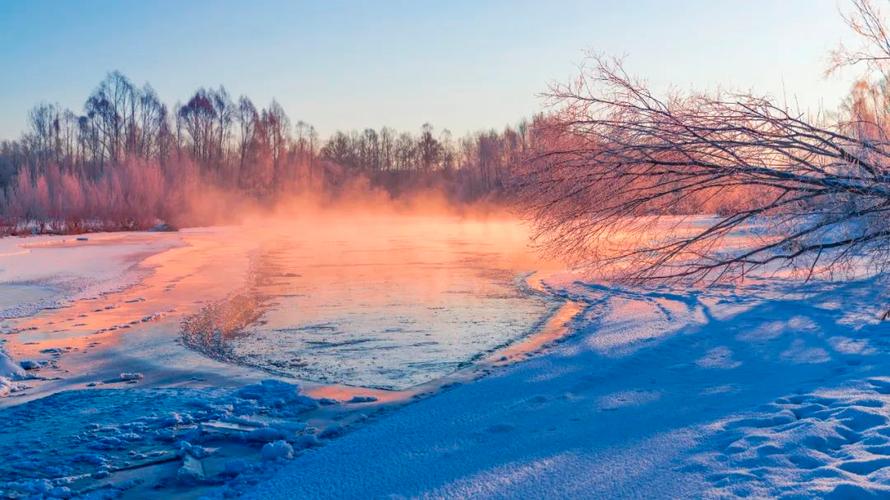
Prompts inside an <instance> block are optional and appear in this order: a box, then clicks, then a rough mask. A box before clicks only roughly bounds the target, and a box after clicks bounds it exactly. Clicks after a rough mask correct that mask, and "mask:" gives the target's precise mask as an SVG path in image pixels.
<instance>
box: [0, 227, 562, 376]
mask: <svg viewBox="0 0 890 500" xmlns="http://www.w3.org/2000/svg"><path fill="white" fill-rule="evenodd" d="M32 246H33V248H30V249H29V251H30V252H31V253H30V254H28V255H26V256H25V257H27V258H28V259H32V260H29V261H28V262H32V264H29V265H32V266H33V265H35V264H33V262H46V263H48V264H47V265H49V264H53V263H57V265H58V266H59V267H60V269H65V268H69V267H70V268H74V269H86V271H84V273H83V274H84V275H85V276H87V275H89V276H92V275H97V276H105V275H104V274H101V273H100V272H99V271H101V270H102V268H103V266H104V267H107V268H109V269H112V268H113V269H119V270H122V269H127V268H128V267H127V266H136V268H135V269H137V270H138V273H137V274H138V276H139V277H138V279H137V280H136V281H135V284H134V285H132V286H126V287H125V288H120V287H115V286H113V283H117V282H118V281H119V279H118V278H114V279H112V280H111V284H108V285H107V286H106V285H103V286H104V287H105V288H107V289H108V290H110V291H108V292H105V293H99V294H95V295H86V296H83V297H81V298H78V299H76V300H71V301H68V302H66V303H64V304H62V305H60V306H59V307H58V308H55V309H46V310H43V311H42V312H40V313H39V314H36V315H28V316H26V317H22V318H18V319H13V320H9V321H7V322H0V332H6V333H12V335H9V336H7V338H8V342H7V344H6V348H7V350H8V351H9V352H10V353H11V354H12V355H13V356H14V357H16V358H19V359H29V358H31V359H45V358H47V356H48V355H47V354H46V353H47V352H50V351H52V352H57V351H59V350H61V351H59V352H65V353H80V355H78V356H75V355H74V354H64V355H63V361H64V362H65V363H68V364H67V365H66V366H65V367H64V368H66V369H68V368H70V369H73V370H78V371H82V370H92V369H93V368H94V367H97V366H98V365H102V366H104V367H106V368H107V370H109V371H112V370H117V371H133V370H135V369H137V368H135V367H136V366H137V365H138V370H140V371H146V373H148V372H149V371H152V370H154V371H156V372H158V373H166V372H169V371H170V370H171V369H175V370H179V371H183V372H188V371H189V370H190V369H195V368H196V366H189V364H192V365H197V364H200V363H204V362H209V361H208V360H206V359H203V358H200V357H196V356H194V355H193V354H192V353H190V352H189V351H187V350H184V349H182V348H181V347H180V346H179V345H177V344H176V341H178V340H181V341H182V343H183V344H185V345H186V346H188V347H190V348H192V349H194V350H196V351H199V352H201V353H204V354H206V355H208V356H209V357H211V358H214V359H217V360H222V361H226V362H231V363H238V364H240V365H248V366H253V367H259V368H262V369H264V370H268V371H271V372H274V373H278V374H281V375H287V376H293V377H297V378H302V379H306V380H312V381H318V382H331V383H340V384H351V385H359V386H365V387H372V386H373V387H380V388H405V387H408V386H412V385H415V384H418V383H422V382H425V381H429V380H432V379H434V378H438V377H439V376H441V375H444V374H447V373H450V372H452V371H454V370H455V369H457V368H459V367H460V366H461V365H462V364H465V363H467V362H470V361H472V360H474V359H476V358H478V357H479V356H482V355H483V354H484V353H486V352H490V351H491V350H493V349H495V348H498V347H500V346H503V345H505V344H507V343H510V342H512V341H514V340H516V339H518V338H520V337H522V336H524V335H525V334H526V333H528V332H529V331H530V330H532V329H534V328H535V327H536V325H538V324H540V323H541V322H542V321H544V320H545V319H546V317H547V315H548V314H549V313H550V312H551V311H553V310H554V308H555V306H556V304H555V303H554V302H553V299H551V298H550V297H549V296H547V295H545V294H543V293H538V292H535V291H534V290H530V289H529V288H528V286H527V285H526V283H525V277H526V276H528V274H529V273H531V272H534V271H538V272H544V273H546V272H547V271H549V270H551V269H553V268H552V267H548V266H547V265H546V264H544V263H542V262H539V261H538V260H537V259H536V258H535V257H534V254H533V252H531V251H530V250H529V249H528V246H527V232H526V230H525V229H524V227H523V226H522V225H521V224H520V223H519V222H517V221H515V220H512V219H497V218H494V219H484V220H483V219H461V218H457V217H451V216H424V217H421V216H407V215H392V214H388V215H378V216H368V215H355V214H351V215H343V214H340V215H338V216H333V215H330V214H328V215H319V214H302V215H298V216H294V217H287V218H278V219H275V220H263V221H258V222H253V223H251V224H246V225H244V226H228V227H214V228H198V229H190V230H185V231H182V232H180V233H175V234H173V233H166V234H142V235H138V234H131V235H124V236H120V235H108V236H91V237H90V239H89V240H88V241H86V242H81V241H73V242H62V243H59V242H48V243H46V244H42V245H32ZM25 257H21V258H25ZM112 257H113V258H112ZM13 258H20V257H8V258H7V259H13ZM34 259H36V260H34ZM39 265H44V264H39ZM53 265H56V264H53ZM91 266H92V267H91ZM93 267H95V268H96V269H97V270H95V271H94V270H92V269H93ZM53 269H54V268H53ZM49 274H51V275H53V276H55V275H57V274H59V275H61V274H64V273H62V271H59V272H56V271H52V270H51V272H49ZM539 275H540V274H539ZM109 276H117V274H114V273H110V274H109ZM26 278H27V276H26ZM85 279H86V278H85ZM22 283H24V281H23V282H22ZM16 286H17V287H18V288H14V287H16ZM3 287H5V288H3V289H4V290H8V291H10V293H12V294H13V295H15V296H16V297H18V298H19V299H21V298H22V297H23V296H24V295H29V296H30V295H35V297H34V300H38V299H40V296H39V295H40V294H41V293H49V292H46V290H51V289H50V288H47V287H46V286H45V285H44V282H41V284H40V285H39V286H37V287H34V286H32V285H29V284H27V283H24V284H23V285H21V286H19V285H15V284H14V283H7V284H4V285H3ZM2 302H3V300H2V297H0V306H2V305H3V304H2ZM196 358H197V359H196ZM65 360H67V361H65ZM198 360H200V361H198ZM74 362H78V363H81V364H80V365H78V366H77V367H75V366H74V365H73V364H72V363H74ZM53 363H55V362H54V361H53ZM83 363H86V364H87V365H89V366H86V365H84V364H83ZM119 365H121V366H124V367H125V368H126V370H121V369H120V368H118V366H119ZM103 369H104V368H103ZM44 375H50V373H49V372H45V373H44ZM146 376H147V377H148V374H147V375H146Z"/></svg>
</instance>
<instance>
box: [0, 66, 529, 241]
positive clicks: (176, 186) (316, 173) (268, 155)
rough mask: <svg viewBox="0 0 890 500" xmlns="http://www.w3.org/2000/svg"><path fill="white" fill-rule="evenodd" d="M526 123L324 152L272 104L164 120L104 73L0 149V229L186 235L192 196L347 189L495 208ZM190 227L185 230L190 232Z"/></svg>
mask: <svg viewBox="0 0 890 500" xmlns="http://www.w3.org/2000/svg"><path fill="white" fill-rule="evenodd" d="M538 119H540V117H538V118H535V119H534V120H532V121H531V122H529V121H522V122H520V123H519V124H518V125H516V126H508V127H506V128H505V129H504V130H502V131H495V130H490V131H485V132H477V133H474V134H468V135H466V136H465V137H462V138H458V139H456V138H454V137H452V134H451V133H450V132H449V131H448V130H441V131H437V130H435V129H434V128H433V126H431V125H430V124H424V125H423V126H422V127H421V128H420V130H419V132H418V133H411V132H398V131H396V130H394V129H391V128H389V127H383V128H380V129H371V128H368V129H364V130H360V131H359V130H353V131H337V132H334V133H333V134H331V136H330V137H329V138H327V139H326V140H323V139H321V138H320V137H319V134H318V132H317V131H316V129H315V128H314V127H313V126H312V125H310V124H308V123H305V122H303V121H297V122H296V123H292V122H291V120H290V118H289V117H288V115H287V113H286V112H285V110H284V109H283V108H282V106H281V105H280V104H279V103H278V102H276V101H274V100H273V101H272V102H271V103H269V104H268V105H267V106H265V107H260V106H257V105H256V104H255V103H254V102H253V101H252V100H251V99H250V98H249V97H246V96H240V97H238V98H237V99H234V98H233V97H232V96H230V95H229V93H228V92H227V91H226V89H225V88H224V87H218V88H200V89H198V90H196V91H195V92H194V93H193V94H192V95H191V96H190V97H189V98H188V99H187V100H185V101H184V102H177V103H176V104H175V105H174V106H173V107H172V108H171V107H168V106H167V105H166V104H165V103H164V102H163V101H162V100H161V99H160V97H159V96H158V94H157V92H155V90H154V89H153V88H152V87H151V86H150V85H149V84H145V85H143V86H138V85H135V84H134V83H133V82H132V81H131V80H129V79H128V78H127V77H126V76H124V75H123V74H121V73H120V72H116V71H115V72H112V73H109V74H108V75H107V76H106V78H105V79H103V80H102V81H101V82H100V83H99V85H98V86H97V87H96V89H95V90H94V91H93V92H92V94H91V95H90V96H89V97H88V98H87V99H86V101H85V102H84V106H83V110H82V112H80V113H78V112H75V111H72V110H69V109H64V108H62V107H61V106H60V105H58V104H52V103H41V104H38V105H36V106H35V107H34V108H33V109H32V110H31V111H30V112H29V114H28V120H27V130H26V131H25V132H24V133H23V134H22V136H21V138H20V139H18V140H4V141H2V142H0V214H2V221H0V225H2V226H3V227H4V228H5V231H6V232H35V231H36V232H56V231H75V232H76V231H83V230H91V229H131V228H141V227H146V226H149V225H151V224H154V223H155V222H157V221H158V220H172V219H179V222H181V223H186V224H187V223H191V222H192V221H189V220H188V216H187V215H185V214H186V212H187V211H188V210H187V209H188V205H189V199H190V198H191V197H193V196H195V195H199V194H200V192H199V190H201V189H202V188H205V190H206V189H210V188H212V189H216V190H220V191H224V192H226V193H229V194H238V195H241V196H246V197H249V198H251V199H253V200H256V201H258V202H260V203H269V204H271V203H274V202H275V201H276V200H277V199H279V198H280V197H281V196H293V195H297V194H299V193H305V192H315V193H318V192H322V193H325V194H327V195H329V196H338V195H345V194H346V193H348V192H349V189H348V187H349V186H353V185H355V184H357V183H361V184H364V185H366V186H368V187H369V188H371V189H379V190H382V191H384V192H386V193H389V194H390V195H391V196H402V195H405V194H410V193H415V192H420V191H422V190H427V189H436V190H440V191H442V192H443V193H445V195H446V196H448V197H449V198H450V199H452V200H453V201H456V202H471V201H476V200H480V199H488V198H495V199H496V198H499V197H501V196H503V195H504V194H505V193H506V192H507V191H508V190H509V189H508V187H509V185H510V182H509V180H510V179H511V178H512V176H513V175H514V173H515V171H516V168H517V166H518V165H519V164H520V163H521V161H522V158H523V157H525V156H526V155H527V154H528V153H529V151H530V150H531V149H532V148H533V147H534V133H533V130H534V129H535V127H534V123H535V120H538ZM196 222H197V221H196Z"/></svg>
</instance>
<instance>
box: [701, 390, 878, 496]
mask: <svg viewBox="0 0 890 500" xmlns="http://www.w3.org/2000/svg"><path fill="white" fill-rule="evenodd" d="M719 427H720V432H719V433H718V434H717V436H716V438H715V439H716V443H717V446H716V449H712V450H709V451H708V452H704V453H701V454H699V455H697V456H694V457H693V458H692V459H691V461H692V462H693V464H695V465H692V466H691V467H693V468H695V467H701V468H702V470H707V471H709V473H708V474H707V475H706V479H707V480H708V481H710V483H711V484H712V486H713V487H714V490H713V491H714V493H715V494H716V496H726V497H736V496H753V497H758V498H762V497H785V496H794V497H801V498H803V497H830V498H865V497H877V496H881V497H886V496H890V378H886V377H878V378H872V379H869V380H867V381H866V382H865V383H864V384H859V385H858V386H854V387H844V388H842V389H838V390H833V391H816V392H808V393H804V394H796V395H793V396H788V397H783V398H779V399H777V400H775V401H774V402H773V403H772V404H769V405H766V406H765V407H764V408H763V409H762V410H761V411H759V412H755V413H752V414H749V415H746V416H744V417H738V418H732V419H729V420H726V421H724V422H722V423H720V424H719Z"/></svg>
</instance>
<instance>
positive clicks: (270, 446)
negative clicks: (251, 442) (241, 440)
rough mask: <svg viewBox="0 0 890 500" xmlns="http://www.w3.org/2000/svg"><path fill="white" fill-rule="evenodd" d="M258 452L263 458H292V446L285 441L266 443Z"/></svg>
mask: <svg viewBox="0 0 890 500" xmlns="http://www.w3.org/2000/svg"><path fill="white" fill-rule="evenodd" d="M260 453H261V454H262V456H263V460H278V459H280V458H283V459H287V460H290V459H291V458H294V447H293V446H291V444H290V443H288V442H287V441H274V442H272V443H266V444H265V445H264V446H263V449H262V451H261V452H260Z"/></svg>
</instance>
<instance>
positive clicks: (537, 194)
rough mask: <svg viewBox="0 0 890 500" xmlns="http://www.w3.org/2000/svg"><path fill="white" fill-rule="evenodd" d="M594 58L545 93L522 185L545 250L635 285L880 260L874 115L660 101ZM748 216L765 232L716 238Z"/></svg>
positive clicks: (744, 97) (725, 101)
mask: <svg viewBox="0 0 890 500" xmlns="http://www.w3.org/2000/svg"><path fill="white" fill-rule="evenodd" d="M592 63H593V64H592V67H590V68H589V69H584V70H582V74H581V75H580V77H579V78H578V79H577V81H575V82H573V83H571V84H569V85H558V86H554V87H553V88H552V89H551V91H550V93H549V97H550V98H551V99H552V103H553V105H554V110H555V111H554V113H553V114H552V115H551V116H550V117H548V120H547V121H546V123H543V124H540V125H539V131H538V132H539V133H540V134H542V135H543V137H545V145H544V147H543V149H542V150H540V151H538V152H536V154H534V155H533V157H532V158H531V160H530V162H529V163H528V170H527V171H526V173H525V176H524V179H523V183H522V187H523V189H524V193H525V195H526V196H527V197H528V199H529V200H530V208H529V210H530V213H531V215H532V216H533V218H534V219H535V220H536V221H537V224H538V228H539V238H541V239H542V241H544V242H545V243H546V244H547V245H549V248H551V249H553V250H554V251H556V252H558V253H560V254H563V255H568V256H570V257H572V258H574V259H576V261H579V262H583V263H587V264H590V265H592V266H594V267H596V268H597V269H600V270H605V271H609V272H611V273H613V275H614V276H616V277H621V278H624V279H630V280H633V281H640V280H672V279H678V280H684V281H691V282H695V283H698V282H713V281H717V280H722V279H728V278H741V277H744V276H745V275H746V274H747V273H748V272H750V271H751V270H752V269H755V268H761V267H764V266H768V265H769V266H772V265H779V266H788V267H790V268H792V269H796V270H800V271H802V272H803V273H805V274H806V276H807V277H809V276H812V275H813V274H814V273H818V272H820V270H822V271H825V272H830V271H831V270H835V269H837V268H838V266H843V265H844V264H849V263H852V262H853V261H855V260H859V259H865V260H866V261H867V262H869V263H870V264H872V265H874V266H876V267H877V268H879V269H882V270H883V269H884V268H885V267H886V265H887V264H888V263H890V260H888V250H890V226H888V225H887V224H886V223H885V221H886V212H887V211H888V210H890V142H888V141H887V135H886V131H885V129H884V128H883V127H882V126H881V122H882V121H883V120H882V119H875V118H874V116H867V115H865V114H860V116H854V117H850V119H849V120H841V121H838V122H835V123H826V122H823V121H819V120H816V119H812V118H809V117H807V116H804V115H802V114H799V113H793V112H791V111H790V110H788V109H786V108H785V107H782V106H778V105H776V104H774V103H773V102H771V101H770V100H769V99H766V98H761V97H757V96H753V95H748V94H741V95H727V94H713V95H709V94H690V95H672V96H668V97H666V98H659V97H657V96H656V95H655V94H654V93H652V92H651V91H650V90H649V89H648V88H647V87H646V86H645V85H644V84H643V83H641V82H639V81H638V80H635V79H633V78H631V77H630V76H628V75H627V73H626V72H625V71H624V69H623V68H622V65H621V63H620V61H614V60H613V61H608V60H604V59H602V58H593V59H592ZM883 109H886V108H883ZM872 111H877V110H872ZM864 125H865V126H864ZM863 130H868V131H869V133H867V134H863V133H862V131H863ZM739 192H744V193H745V196H744V199H745V200H746V203H745V204H744V205H743V206H732V207H730V208H729V210H728V211H727V212H726V213H725V214H724V215H723V216H721V217H719V218H716V219H713V220H710V221H708V222H707V223H706V224H704V225H702V226H698V225H692V226H689V225H687V226H683V225H681V224H678V223H677V219H676V218H673V219H669V218H665V217H664V216H665V214H672V213H676V210H675V207H676V206H677V204H678V203H680V202H692V206H694V207H701V206H703V205H704V204H705V203H706V202H708V201H710V200H714V199H719V198H722V197H727V196H732V195H734V194H737V193H739ZM755 224H767V225H769V226H770V229H771V230H770V231H768V232H767V233H766V234H764V235H763V236H762V237H758V238H749V240H746V241H745V244H744V245H742V246H741V247H732V246H727V245H726V242H727V241H728V238H730V237H731V236H732V235H733V234H736V233H737V231H738V230H740V229H742V228H743V227H746V226H750V225H755ZM820 265H821V267H820Z"/></svg>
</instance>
